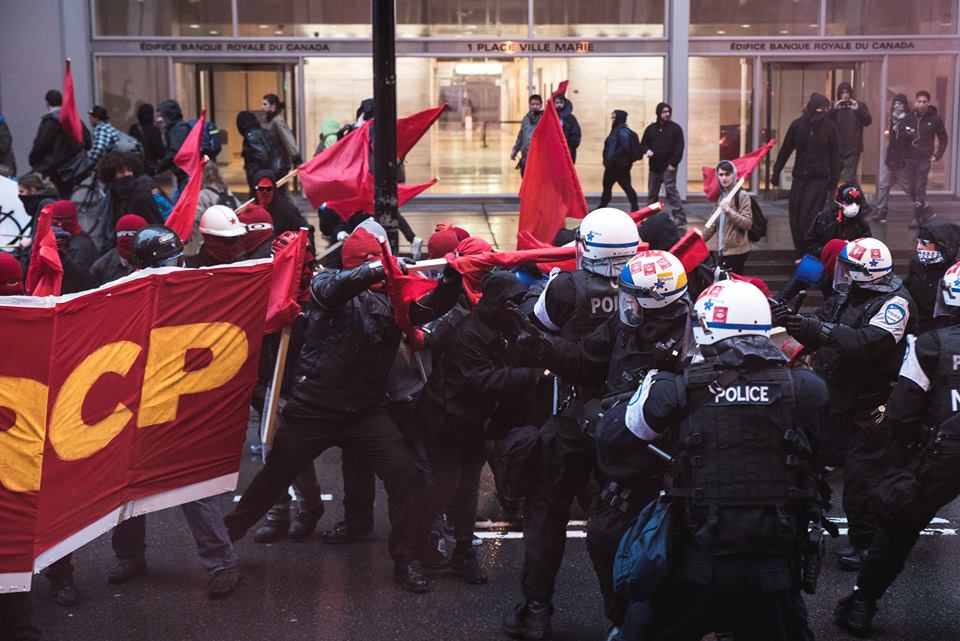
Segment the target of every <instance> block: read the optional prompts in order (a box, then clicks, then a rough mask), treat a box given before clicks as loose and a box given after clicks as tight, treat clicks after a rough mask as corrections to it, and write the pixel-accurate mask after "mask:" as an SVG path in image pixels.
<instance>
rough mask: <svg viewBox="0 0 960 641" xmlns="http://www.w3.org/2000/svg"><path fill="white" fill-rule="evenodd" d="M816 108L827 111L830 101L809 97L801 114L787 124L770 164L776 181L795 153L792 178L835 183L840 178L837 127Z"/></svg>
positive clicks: (821, 97) (818, 95) (811, 95)
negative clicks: (772, 161) (775, 158)
mask: <svg viewBox="0 0 960 641" xmlns="http://www.w3.org/2000/svg"><path fill="white" fill-rule="evenodd" d="M818 107H825V108H826V109H828V110H829V108H830V99H829V98H827V97H826V96H824V95H823V94H819V93H812V94H810V100H809V101H807V106H806V107H804V109H803V115H801V116H800V117H799V118H797V119H796V120H794V121H793V122H792V123H790V128H789V129H787V135H786V136H784V137H783V140H782V141H781V142H780V153H779V154H777V162H776V163H774V165H773V174H774V175H775V176H777V181H776V182H779V176H780V172H781V171H783V167H784V165H786V164H787V159H788V158H790V154H791V153H793V151H794V150H796V152H797V157H796V158H794V160H793V172H792V173H793V177H794V178H798V179H800V180H822V179H828V180H829V181H830V183H831V184H836V182H837V180H838V178H839V177H840V143H839V137H838V134H837V125H836V124H835V123H834V122H833V120H832V119H830V118H828V117H827V116H828V115H829V114H828V113H827V112H818V111H817V108H818Z"/></svg>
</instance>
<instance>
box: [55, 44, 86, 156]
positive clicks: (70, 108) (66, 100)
mask: <svg viewBox="0 0 960 641" xmlns="http://www.w3.org/2000/svg"><path fill="white" fill-rule="evenodd" d="M60 127H62V128H63V131H64V132H65V133H66V134H67V135H68V136H70V137H71V138H73V139H74V140H76V141H77V144H78V145H80V146H81V147H82V146H83V125H82V124H80V114H79V112H77V99H76V98H75V97H74V95H73V74H72V73H70V58H67V70H66V71H65V72H64V74H63V105H62V106H61V107H60Z"/></svg>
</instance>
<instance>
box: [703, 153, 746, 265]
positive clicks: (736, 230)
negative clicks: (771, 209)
mask: <svg viewBox="0 0 960 641" xmlns="http://www.w3.org/2000/svg"><path fill="white" fill-rule="evenodd" d="M717 182H718V183H720V198H719V200H718V201H717V208H718V209H719V210H720V216H719V217H718V218H717V220H716V222H715V223H714V224H713V225H709V226H708V227H706V228H705V229H704V234H703V240H704V241H709V240H710V239H711V238H713V236H714V235H716V236H717V253H718V254H719V255H720V260H719V263H720V266H721V267H722V268H723V269H725V270H727V271H730V272H734V273H737V274H741V275H743V273H744V271H743V270H744V266H745V265H746V262H747V257H748V256H750V247H751V245H750V238H749V236H748V233H749V232H750V229H751V227H752V226H753V204H752V202H751V201H752V198H750V195H749V194H748V193H747V192H745V191H744V190H743V188H742V187H741V188H740V189H737V190H736V191H735V192H733V191H732V190H733V188H734V186H736V184H737V168H736V166H735V165H734V164H733V163H732V162H730V161H729V160H721V161H720V163H719V164H718V165H717Z"/></svg>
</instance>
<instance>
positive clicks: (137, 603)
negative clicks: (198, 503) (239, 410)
mask: <svg viewBox="0 0 960 641" xmlns="http://www.w3.org/2000/svg"><path fill="white" fill-rule="evenodd" d="M248 435H249V438H248V443H247V444H248V446H249V444H250V443H251V442H253V440H252V439H254V438H256V436H255V432H254V431H253V430H252V429H251V430H250V431H249V432H248ZM339 458H340V452H339V450H330V451H328V452H326V453H325V454H324V455H323V456H321V457H320V458H318V459H317V461H316V468H317V471H318V474H319V476H320V480H321V483H322V487H323V492H324V493H326V494H329V495H330V496H328V497H326V498H328V499H330V500H329V501H327V502H326V506H327V512H326V514H325V516H324V517H323V519H322V520H321V523H320V527H321V528H328V527H331V526H332V525H333V523H334V522H335V521H337V520H338V519H339V518H340V517H341V515H342V509H341V506H340V503H339V500H340V497H341V496H342V490H341V486H342V484H341V480H340V461H339ZM257 467H258V463H257V462H256V459H255V458H254V457H253V456H251V455H250V454H249V449H246V450H245V454H244V457H243V465H242V469H241V474H240V488H241V489H242V488H243V487H245V486H246V485H247V483H249V481H250V479H251V478H252V476H253V474H254V473H255V472H256V469H257ZM834 485H836V483H834ZM491 488H492V478H491V477H490V476H489V474H488V473H487V472H486V471H485V473H484V495H483V497H482V499H481V509H480V514H481V518H484V517H486V518H489V519H492V520H493V521H494V522H497V521H499V520H500V519H501V518H502V515H501V514H500V513H499V508H498V507H497V505H496V501H495V499H493V497H492V489H491ZM234 497H235V495H234V494H225V495H223V497H222V507H223V509H224V510H228V509H229V508H230V505H231V503H232V502H233V500H234ZM376 514H377V523H376V538H375V540H373V541H370V542H363V543H352V544H345V545H339V546H333V545H329V544H324V543H322V542H321V541H320V539H319V538H318V537H317V535H316V534H315V535H313V536H311V537H310V538H309V539H307V540H306V541H304V542H300V543H295V542H291V541H281V542H279V543H275V544H272V545H259V544H256V543H254V542H253V540H252V531H251V535H248V537H247V538H246V539H244V540H243V541H241V542H240V543H239V544H238V546H237V551H238V553H239V556H240V560H241V567H242V570H243V581H242V583H241V586H240V589H239V590H238V591H237V592H236V593H235V594H234V595H233V596H231V597H229V598H227V599H224V600H222V601H211V600H209V599H208V598H207V596H206V585H207V577H206V574H205V572H204V571H203V570H202V568H201V567H200V564H199V561H198V560H197V557H196V552H195V548H194V543H193V538H192V537H191V535H190V531H189V529H188V528H187V526H186V523H185V521H184V519H183V516H182V514H181V513H180V510H179V509H177V508H174V509H171V510H166V511H164V512H160V513H157V514H151V515H149V516H148V535H147V540H148V544H149V549H148V551H147V561H148V564H149V571H148V573H147V574H146V575H144V576H142V577H140V578H139V579H137V580H135V581H133V582H131V583H128V584H125V585H120V586H114V585H109V584H108V583H107V581H106V576H107V572H108V571H109V569H110V567H111V566H112V564H113V553H112V550H111V548H110V539H109V535H105V536H102V537H100V538H99V539H97V540H96V541H93V542H92V543H90V544H89V545H87V546H85V547H83V548H81V549H80V550H78V551H77V552H76V554H75V555H74V561H73V562H74V565H75V567H76V580H77V585H78V586H79V587H80V589H81V590H82V592H83V595H84V600H83V602H82V603H81V604H80V605H78V606H75V607H71V608H63V607H60V606H58V605H57V604H56V603H55V602H54V600H53V597H52V595H51V593H50V590H49V587H48V583H47V581H46V579H44V578H43V577H36V578H35V580H34V589H33V595H34V607H35V613H34V614H35V622H36V623H37V625H38V626H39V627H40V628H41V630H42V632H43V634H44V637H43V638H44V639H48V640H49V641H104V640H115V639H117V640H119V639H136V640H138V641H179V640H191V641H192V640H204V641H248V640H249V641H272V640H287V639H289V640H301V639H302V640H330V641H370V640H375V641H379V640H383V641H387V640H393V639H396V640H398V641H399V640H402V641H434V640H436V641H448V640H450V639H501V638H505V637H504V635H503V634H502V633H501V632H500V619H501V617H502V616H503V614H504V613H505V612H506V611H507V610H508V609H509V608H510V607H511V606H512V605H513V604H514V603H516V602H517V601H518V600H519V598H520V593H519V582H520V572H521V565H522V559H523V541H522V539H521V538H518V537H519V534H518V533H509V534H505V535H500V534H493V533H489V532H486V533H482V535H483V536H484V537H485V538H483V544H482V545H481V546H480V548H479V549H480V557H481V560H482V564H483V566H484V568H485V569H486V571H487V573H488V574H489V577H490V582H489V583H488V584H487V585H483V586H471V585H468V584H466V583H464V582H462V581H461V580H460V579H459V578H458V577H456V576H455V575H453V574H450V573H449V572H440V573H436V574H434V575H433V583H432V584H433V591H432V592H431V593H429V594H427V595H414V594H409V593H407V592H403V591H401V590H399V589H397V588H395V587H394V585H393V582H392V579H391V568H392V566H391V562H390V558H389V556H388V554H387V549H386V539H387V534H388V523H387V516H386V498H385V495H384V494H383V493H382V488H381V492H380V493H379V495H378V497H377V506H376ZM835 516H837V517H842V515H840V514H836V515H835ZM940 517H942V519H945V522H937V523H935V524H933V525H932V526H931V528H932V530H936V532H933V531H931V533H930V534H929V535H927V536H924V537H922V539H921V540H920V542H919V544H918V545H917V548H916V550H915V552H914V554H913V556H912V558H911V560H910V564H909V566H908V569H907V570H906V572H905V573H904V574H903V576H902V577H901V580H900V581H898V583H896V584H895V586H894V588H893V589H892V590H891V592H890V593H889V595H888V596H887V597H886V598H885V599H884V600H883V602H882V603H881V610H880V612H879V614H878V616H877V618H876V632H875V635H874V638H876V639H887V640H889V641H894V640H895V641H931V640H943V639H955V638H957V636H958V635H957V630H958V629H960V591H958V590H956V589H955V588H954V587H953V586H955V585H956V584H957V580H958V578H960V571H958V569H957V567H956V559H957V558H960V537H958V536H956V534H957V531H958V530H960V502H955V503H953V504H952V505H950V506H948V508H946V509H945V510H944V511H943V512H942V513H941V515H940ZM582 518H583V515H582V514H575V515H574V519H578V520H579V519H582ZM841 526H842V524H841ZM583 530H584V528H583V527H582V521H579V522H574V523H573V524H571V527H570V529H569V537H568V545H567V553H566V557H565V561H564V564H563V567H562V570H561V572H560V576H559V581H558V589H557V595H556V598H555V606H556V609H557V612H556V616H555V618H554V627H555V631H556V639H558V640H559V641H593V640H597V641H599V640H600V639H602V638H604V631H605V626H606V624H605V621H604V618H603V615H602V610H601V603H600V594H599V591H598V588H597V584H596V578H595V575H594V573H593V568H592V566H591V564H590V560H589V558H588V556H587V552H586V548H585V541H584V539H583ZM487 537H492V538H487ZM501 537H503V538H501ZM840 543H841V542H840V541H839V540H836V541H831V542H830V544H829V545H830V551H831V556H830V558H829V559H828V562H827V563H826V565H825V571H824V575H823V578H822V581H821V588H820V590H819V592H818V593H817V595H816V596H814V597H808V598H807V605H808V607H809V610H810V618H811V623H812V626H813V628H814V630H815V632H816V635H817V639H821V640H832V639H838V640H839V639H848V638H851V637H849V636H848V635H847V634H846V633H844V632H843V631H841V630H839V629H837V628H836V627H834V625H833V623H832V620H831V612H832V610H833V605H834V604H835V603H836V601H837V599H839V598H840V597H841V596H842V595H843V594H844V593H845V592H846V591H848V590H849V589H850V587H851V585H852V584H853V581H854V576H853V575H851V574H847V573H843V572H840V571H839V570H838V569H836V566H835V563H833V562H832V560H833V552H834V551H835V550H836V549H838V548H839V547H840Z"/></svg>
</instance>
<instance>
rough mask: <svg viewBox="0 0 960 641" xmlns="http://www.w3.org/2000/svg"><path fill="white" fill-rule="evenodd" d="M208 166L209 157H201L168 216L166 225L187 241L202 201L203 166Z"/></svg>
mask: <svg viewBox="0 0 960 641" xmlns="http://www.w3.org/2000/svg"><path fill="white" fill-rule="evenodd" d="M206 166H207V157H206V156H203V157H202V158H201V159H200V164H199V165H198V166H197V168H196V170H195V171H194V172H193V174H191V176H190V180H188V181H187V186H186V187H184V188H183V193H181V194H180V198H179V199H177V204H176V205H174V206H173V211H172V212H170V215H169V216H168V217H167V222H166V225H167V227H169V228H170V229H172V230H173V231H174V233H176V234H177V236H179V237H180V240H182V241H183V242H187V238H189V237H190V232H192V231H193V223H194V221H195V220H196V219H197V203H198V202H200V188H201V187H203V168H204V167H206Z"/></svg>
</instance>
